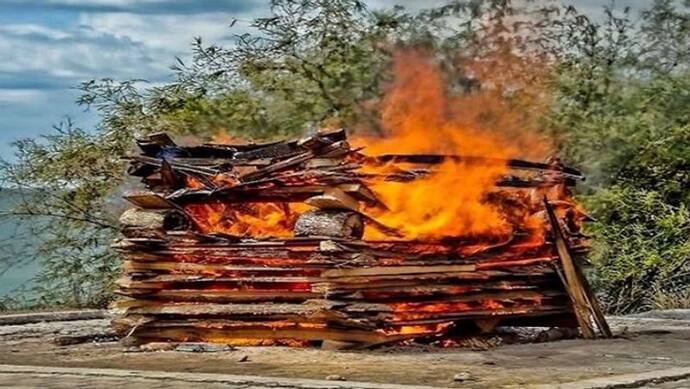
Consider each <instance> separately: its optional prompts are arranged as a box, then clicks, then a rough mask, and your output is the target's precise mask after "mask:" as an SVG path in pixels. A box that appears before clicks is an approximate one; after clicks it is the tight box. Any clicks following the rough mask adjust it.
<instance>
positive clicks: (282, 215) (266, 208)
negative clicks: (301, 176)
mask: <svg viewBox="0 0 690 389" xmlns="http://www.w3.org/2000/svg"><path fill="white" fill-rule="evenodd" d="M184 208H185V212H186V213H187V214H188V215H190V217H191V218H192V220H194V223H195V224H196V226H197V228H198V230H199V232H201V233H205V234H208V233H214V232H215V233H224V234H230V235H238V236H251V237H254V238H262V237H290V236H292V228H293V226H294V224H295V220H296V219H297V216H298V215H299V213H300V212H302V211H304V210H305V209H307V208H309V207H308V206H307V205H303V204H298V203H249V204H241V203H236V204H228V203H224V202H220V201H213V202H206V203H198V204H188V205H186V206H185V207H184Z"/></svg>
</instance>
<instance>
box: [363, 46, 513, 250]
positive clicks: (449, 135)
mask: <svg viewBox="0 0 690 389" xmlns="http://www.w3.org/2000/svg"><path fill="white" fill-rule="evenodd" d="M393 74H394V80H393V82H392V85H391V87H390V90H389V91H388V93H387V95H386V97H385V99H384V101H383V112H382V126H383V128H384V130H385V132H386V133H385V135H384V137H382V138H366V137H365V138H360V139H358V142H357V143H359V144H362V145H363V146H365V150H364V151H365V153H367V154H368V155H380V154H387V153H388V154H390V153H417V154H420V153H421V154H446V155H462V156H482V157H487V162H486V163H481V164H477V163H470V162H463V161H462V160H459V161H458V160H449V161H446V162H443V163H442V164H440V165H437V166H434V167H433V168H434V169H433V172H432V173H431V174H429V175H427V176H426V177H423V178H421V179H417V180H414V181H412V182H405V183H404V184H401V183H397V182H390V181H384V180H371V182H369V185H370V186H371V188H372V189H373V190H374V192H375V193H376V194H377V195H378V196H379V198H380V199H381V201H382V202H383V203H384V204H386V205H387V207H388V208H389V210H385V211H382V210H376V209H372V210H368V212H370V213H371V214H372V216H374V217H375V218H376V219H377V220H378V221H380V222H381V223H383V224H385V225H387V226H389V227H392V228H395V229H396V230H398V231H400V232H401V233H402V235H403V236H404V238H405V239H426V240H434V239H441V238H444V237H458V236H486V235H490V236H509V235H510V234H511V232H512V230H513V227H512V225H511V223H509V221H508V220H506V217H505V216H504V215H503V214H502V212H501V210H500V209H498V207H497V206H496V205H495V204H492V203H491V202H489V201H487V200H488V198H487V196H488V195H489V194H490V193H491V192H492V191H495V190H496V181H497V180H498V179H499V178H501V177H502V176H504V175H506V174H507V173H508V167H507V166H506V164H505V163H504V162H501V161H505V160H506V159H509V158H514V157H516V156H517V155H518V150H516V149H514V147H513V146H511V145H513V144H515V142H512V141H511V142H509V141H508V140H506V139H504V138H502V137H501V136H500V134H498V133H497V132H496V131H494V130H495V127H493V126H494V125H496V126H498V128H501V131H504V129H505V127H506V126H507V127H510V128H508V129H505V130H506V132H505V133H506V134H509V133H510V134H512V133H514V131H511V128H513V127H515V126H517V125H520V124H521V123H519V121H517V120H514V118H513V117H514V116H516V114H515V113H512V112H509V111H508V109H507V108H505V107H504V105H505V103H504V102H502V101H501V98H500V97H499V96H497V95H496V92H495V91H488V92H477V93H474V94H469V95H464V96H461V97H451V96H449V93H448V82H447V81H446V80H445V79H444V77H443V76H442V75H441V72H440V70H439V69H438V68H437V67H436V66H435V65H434V64H433V63H432V60H431V59H430V58H429V57H428V56H425V55H423V54H420V53H419V52H416V51H412V52H404V53H401V54H399V55H398V56H397V57H396V58H395V60H394V64H393ZM506 117H507V119H506ZM395 169H398V168H397V167H393V166H390V165H386V166H373V165H370V166H366V167H365V170H367V171H368V172H373V173H380V174H386V173H391V172H393V171H394V170H395ZM525 224H526V223H525ZM384 235H385V234H383V233H381V232H379V231H377V230H375V229H372V228H370V229H367V233H366V235H365V238H366V239H384V238H385V236H384Z"/></svg>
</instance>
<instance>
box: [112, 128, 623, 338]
mask: <svg viewBox="0 0 690 389" xmlns="http://www.w3.org/2000/svg"><path fill="white" fill-rule="evenodd" d="M137 144H138V147H139V149H140V153H138V154H136V155H131V156H128V157H127V158H128V159H129V160H130V168H129V174H131V175H132V176H136V177H141V179H142V182H143V184H144V185H145V187H146V189H145V190H141V191H135V192H130V193H127V194H126V195H125V199H126V200H128V201H129V202H130V203H131V204H133V205H134V207H133V208H131V209H129V210H127V211H125V212H124V214H123V215H122V217H121V219H120V222H121V226H122V234H123V238H122V239H119V240H118V241H117V242H115V244H114V245H113V247H114V248H115V249H116V250H118V251H119V252H121V253H122V258H123V265H122V269H123V273H124V274H123V276H122V278H120V279H119V280H118V281H117V288H118V290H117V292H118V293H119V294H120V295H122V296H123V297H122V299H121V300H120V301H118V302H117V303H116V309H117V311H118V316H117V317H116V319H114V321H113V323H114V326H115V328H116V329H117V330H118V331H119V332H120V333H121V334H122V335H123V336H126V337H127V338H128V339H130V340H134V341H135V342H137V343H147V342H161V341H163V342H186V341H195V342H215V343H225V344H233V345H318V344H322V343H323V342H331V343H332V342H338V343H342V344H347V345H352V346H362V347H369V346H373V345H380V344H387V343H388V344H390V343H396V342H402V341H409V340H415V341H419V342H425V341H426V342H434V341H439V340H441V341H443V340H445V339H448V340H451V339H453V337H457V336H462V335H463V334H466V333H471V332H473V331H476V332H490V331H492V330H493V329H494V328H495V327H496V326H505V325H510V326H540V327H546V326H557V327H558V326H560V327H579V328H580V330H581V333H582V334H583V335H584V336H585V337H594V336H596V334H595V327H596V329H598V330H599V331H600V332H601V333H602V335H604V336H610V332H609V330H608V327H607V326H606V323H605V321H604V320H603V316H602V315H601V314H600V310H599V307H598V303H597V301H596V297H595V296H594V295H593V294H592V293H591V291H590V290H589V287H588V285H587V281H586V279H585V278H584V276H583V274H582V271H581V269H580V266H579V264H578V261H577V258H576V257H578V256H579V255H580V254H582V253H584V252H586V250H587V248H588V243H589V242H588V240H587V238H586V237H585V236H584V235H583V234H582V233H581V232H580V224H581V223H582V221H583V220H585V219H586V216H585V215H584V214H583V213H582V212H581V211H580V210H579V208H578V207H577V206H576V205H575V203H574V201H573V199H572V197H571V194H570V191H569V189H568V188H569V187H570V186H572V185H573V184H574V183H575V181H576V180H579V179H582V175H581V174H580V173H579V172H578V171H576V170H574V169H571V168H568V167H565V166H563V165H562V164H561V163H560V162H559V161H558V160H551V161H549V162H547V163H536V162H529V161H522V160H506V161H501V162H500V163H502V164H505V165H506V166H507V168H508V169H510V171H512V172H515V173H514V174H509V175H506V176H504V177H502V178H500V179H499V180H497V182H496V183H495V186H494V189H495V190H492V191H491V193H487V196H486V197H487V200H486V201H490V202H492V203H494V204H496V207H497V209H500V210H501V212H502V213H503V214H504V217H505V218H506V220H508V221H510V223H512V227H513V228H512V230H511V233H510V234H508V235H505V234H497V235H495V236H491V235H486V236H477V235H471V236H456V237H445V238H443V239H409V238H407V237H406V236H405V235H404V234H403V233H401V232H400V231H398V230H396V229H395V228H393V227H391V226H388V225H385V224H384V223H382V222H380V221H379V220H378V219H377V215H381V214H385V212H387V209H388V208H387V204H385V203H384V202H383V201H382V200H381V199H380V198H379V196H378V195H377V193H376V190H375V186H376V183H381V182H387V183H390V182H394V183H396V184H397V185H399V187H400V190H401V191H404V190H405V186H406V185H408V184H409V183H411V182H415V181H422V182H423V180H425V179H429V178H431V177H433V175H434V174H435V171H436V170H437V169H439V168H440V167H441V166H447V164H446V163H447V162H448V161H451V162H452V161H455V162H458V163H466V164H479V165H481V164H486V163H495V162H496V161H492V160H490V159H487V158H482V157H476V156H475V157H467V156H457V155H410V154H389V155H378V156H370V155H366V154H364V151H363V150H357V149H354V148H351V147H350V144H349V142H348V139H347V137H346V132H345V131H344V130H331V131H323V132H319V133H317V134H315V135H313V136H310V137H307V138H303V139H299V140H290V141H280V142H274V143H268V144H202V145H195V146H185V147H183V146H179V145H177V144H176V143H175V142H174V141H173V140H172V139H171V138H170V137H169V136H168V135H166V134H163V133H158V134H152V135H149V136H146V137H144V138H141V139H138V140H137ZM372 188H374V189H372ZM526 220H532V222H526ZM535 220H536V221H537V222H534V221H535ZM382 237H383V238H382Z"/></svg>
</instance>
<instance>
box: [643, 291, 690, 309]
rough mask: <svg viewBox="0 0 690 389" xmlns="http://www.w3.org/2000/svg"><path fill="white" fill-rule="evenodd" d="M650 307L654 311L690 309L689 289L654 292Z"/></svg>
mask: <svg viewBox="0 0 690 389" xmlns="http://www.w3.org/2000/svg"><path fill="white" fill-rule="evenodd" d="M652 306H653V307H654V309H690V288H688V289H685V290H681V291H674V292H669V291H663V290H656V291H654V295H653V296H652Z"/></svg>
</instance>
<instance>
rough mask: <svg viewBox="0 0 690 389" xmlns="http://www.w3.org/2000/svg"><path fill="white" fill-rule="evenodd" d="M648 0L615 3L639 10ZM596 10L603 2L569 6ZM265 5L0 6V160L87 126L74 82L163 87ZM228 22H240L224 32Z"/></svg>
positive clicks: (204, 1)
mask: <svg viewBox="0 0 690 389" xmlns="http://www.w3.org/2000/svg"><path fill="white" fill-rule="evenodd" d="M650 1H651V0H647V1H646V0H618V1H617V4H619V5H620V4H632V5H633V6H635V7H637V8H639V7H640V6H642V5H644V4H647V3H649V2H650ZM443 2H444V0H397V1H396V0H369V1H368V3H369V5H370V6H371V7H374V8H376V7H384V6H391V5H393V4H400V5H403V6H405V7H407V8H411V9H417V8H421V7H429V6H431V5H436V4H441V3H443ZM572 2H573V3H575V4H576V5H577V6H578V7H580V8H581V9H584V10H585V11H589V12H595V10H597V9H600V8H601V7H602V6H603V5H604V4H608V3H609V1H608V0H606V1H595V0H573V1H572ZM267 9H268V0H0V158H9V159H11V158H12V150H11V147H10V146H9V143H10V142H11V141H13V140H15V139H17V138H21V137H32V136H37V135H39V134H42V133H46V132H48V131H49V130H50V127H51V125H52V124H54V123H57V122H59V121H60V120H63V119H64V118H65V117H66V116H70V117H71V118H73V119H74V120H75V122H76V124H77V125H79V126H81V127H83V128H90V127H93V126H94V125H95V123H96V122H97V117H96V115H94V114H93V113H90V112H84V111H83V109H82V108H80V107H77V106H76V105H75V104H74V100H75V99H76V98H77V96H78V92H77V91H75V90H74V89H73V87H74V86H76V85H78V84H79V82H80V81H83V80H88V79H94V78H102V77H111V78H114V79H117V80H126V79H135V78H136V79H146V80H149V81H150V82H152V83H159V82H165V81H166V80H168V79H169V77H170V73H171V72H170V70H169V65H171V64H173V62H174V58H175V57H176V56H179V57H182V58H185V57H186V56H187V55H188V54H189V48H190V42H191V41H192V38H193V37H194V36H201V37H203V38H204V40H205V41H207V42H214V43H218V44H224V45H230V44H231V40H232V34H236V33H238V32H241V31H239V30H241V29H242V28H244V27H243V25H244V26H246V24H247V22H246V21H249V20H251V19H252V18H253V17H255V16H258V15H262V14H265V13H266V12H267ZM232 18H237V19H239V20H240V22H239V23H238V24H237V25H236V26H235V27H234V30H232V31H231V30H230V29H229V28H228V26H229V23H230V21H231V20H232Z"/></svg>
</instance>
